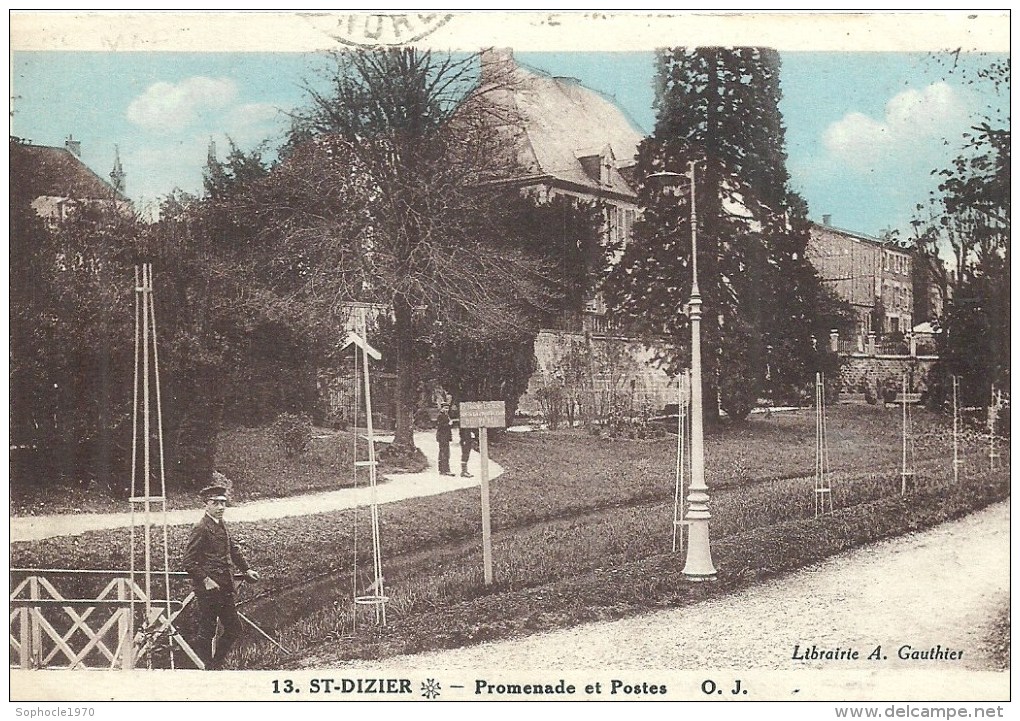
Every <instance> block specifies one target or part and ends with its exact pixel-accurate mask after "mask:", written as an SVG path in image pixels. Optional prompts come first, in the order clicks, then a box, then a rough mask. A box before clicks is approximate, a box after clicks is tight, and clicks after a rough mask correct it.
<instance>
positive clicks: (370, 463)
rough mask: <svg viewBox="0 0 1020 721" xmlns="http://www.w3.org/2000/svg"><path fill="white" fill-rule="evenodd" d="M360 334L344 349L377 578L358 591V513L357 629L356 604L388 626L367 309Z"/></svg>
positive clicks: (374, 356) (376, 357) (376, 354)
mask: <svg viewBox="0 0 1020 721" xmlns="http://www.w3.org/2000/svg"><path fill="white" fill-rule="evenodd" d="M360 331H361V333H360V334H359V333H356V332H351V333H349V334H348V335H347V343H346V345H345V346H344V348H348V347H351V346H354V387H355V396H354V398H355V400H354V427H355V432H354V486H355V487H357V485H358V469H359V468H367V469H368V483H369V488H370V489H371V501H370V506H369V514H370V517H371V529H372V570H373V574H374V580H373V582H372V584H371V585H370V586H369V587H368V588H367V589H366V590H365V592H364V593H360V594H359V593H358V583H359V579H358V565H357V564H358V546H357V525H358V521H357V516H355V520H354V527H355V535H354V539H355V540H354V564H353V569H354V571H353V576H354V583H353V589H354V604H355V609H354V615H353V618H354V627H355V629H356V628H357V616H358V613H357V607H358V606H371V607H373V608H374V609H375V620H376V623H377V624H379V625H382V626H385V625H386V603H387V601H389V598H388V597H387V596H386V589H385V587H384V583H385V579H384V578H383V571H382V543H381V539H380V534H379V498H378V488H377V484H376V480H377V476H376V467H377V465H378V463H377V462H376V458H375V433H374V428H373V420H372V384H371V379H370V375H369V358H372V359H374V360H379V359H380V358H382V354H381V353H379V351H378V350H376V349H375V348H373V347H372V346H371V345H369V343H368V340H367V338H368V323H367V320H366V317H365V309H364V308H362V309H361V323H360ZM359 355H360V359H361V368H362V370H361V375H362V380H363V382H364V392H365V425H366V433H365V435H366V440H367V442H368V458H367V459H366V460H359V459H358V433H357V419H358V395H359V393H358V391H359V382H358V367H359V363H358V360H359Z"/></svg>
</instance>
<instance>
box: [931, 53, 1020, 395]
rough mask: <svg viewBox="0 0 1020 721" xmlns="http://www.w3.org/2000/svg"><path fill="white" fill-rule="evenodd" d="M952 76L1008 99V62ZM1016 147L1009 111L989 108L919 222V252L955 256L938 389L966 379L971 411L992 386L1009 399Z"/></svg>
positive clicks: (941, 174)
mask: <svg viewBox="0 0 1020 721" xmlns="http://www.w3.org/2000/svg"><path fill="white" fill-rule="evenodd" d="M954 57H955V56H954ZM956 59H957V60H958V58H956ZM943 60H947V59H946V58H943ZM951 69H954V70H956V71H957V72H959V73H960V74H961V77H962V80H963V82H964V83H965V84H968V85H983V86H985V87H986V88H992V89H994V91H995V93H998V94H999V95H1001V96H1008V93H1009V86H1010V63H1009V59H1008V58H1006V59H992V60H990V61H988V62H987V63H986V64H985V65H983V66H982V67H980V68H979V69H977V70H976V71H975V70H966V69H964V68H955V66H954V67H953V68H951ZM990 97H996V95H995V94H991V95H990ZM1010 140H1011V138H1010V118H1009V113H1008V111H1005V112H1002V111H1000V110H999V109H998V106H994V107H993V106H990V107H989V108H988V109H987V111H986V113H985V114H984V117H982V118H980V119H978V120H976V121H975V123H974V125H973V126H972V127H971V129H970V131H969V132H967V133H966V134H964V136H963V137H962V138H961V152H960V155H959V156H958V157H957V158H956V159H955V160H954V161H953V162H952V163H951V165H950V167H948V168H943V169H940V170H936V171H934V173H935V175H936V176H937V177H938V178H939V179H940V183H939V186H938V190H937V191H936V192H935V193H934V194H933V196H932V198H931V199H930V201H929V204H928V206H927V213H926V216H925V217H923V218H919V219H917V220H916V221H915V222H914V229H915V244H916V245H917V247H918V251H919V253H921V254H922V255H923V256H924V257H927V258H937V257H938V256H939V255H940V250H943V249H945V248H948V249H949V250H950V252H951V253H952V257H953V262H952V265H951V269H950V271H949V273H947V274H939V273H935V274H933V275H934V277H935V278H936V279H939V278H941V279H943V280H942V282H944V283H945V285H946V288H947V292H946V293H945V307H944V314H943V318H942V324H941V325H942V328H943V331H944V332H943V333H942V334H941V336H940V337H939V354H940V358H941V361H940V364H939V367H938V369H937V371H936V372H937V374H939V375H940V377H939V378H938V379H937V384H936V385H937V388H939V389H941V390H943V391H944V390H945V389H947V388H949V387H950V382H949V379H948V376H949V375H959V376H961V391H962V393H963V395H964V398H963V402H964V403H965V404H967V405H980V406H984V405H987V404H988V402H989V399H990V398H991V389H992V387H993V385H994V387H996V388H998V389H999V390H1003V391H1006V392H1008V389H1009V386H1010V294H1011V291H1010V232H1011V228H1010V220H1011V207H1010V172H1011V152H1010V150H1011V144H1010ZM921 209H922V210H924V208H923V207H922V208H921ZM943 395H944V394H943ZM937 400H938V398H936V401H937Z"/></svg>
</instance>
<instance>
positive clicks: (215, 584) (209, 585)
mask: <svg viewBox="0 0 1020 721" xmlns="http://www.w3.org/2000/svg"><path fill="white" fill-rule="evenodd" d="M201 495H202V499H203V501H204V502H205V514H204V515H203V516H202V520H200V521H199V522H198V523H197V524H195V528H194V529H193V530H192V531H191V538H190V539H188V545H187V547H186V548H185V551H184V570H185V571H187V572H188V575H189V576H191V580H192V583H193V584H194V587H195V597H196V598H197V599H198V614H199V616H198V640H197V642H196V643H195V651H196V652H197V653H198V655H199V656H200V657H201V658H202V661H203V662H204V663H205V667H206V669H218V668H221V667H222V666H223V661H224V659H225V658H226V657H227V654H228V653H229V652H230V648H231V646H233V645H234V641H236V640H237V636H238V633H239V632H240V625H241V624H240V621H239V620H238V617H237V609H236V608H235V606H234V579H233V574H232V573H231V570H230V565H231V562H232V563H233V565H234V566H236V567H237V569H238V570H239V571H240V572H241V573H243V574H244V575H245V577H246V578H247V579H248V580H249V581H257V580H259V574H258V571H253V570H252V569H250V568H248V563H247V562H246V561H245V560H244V556H242V555H241V550H240V549H239V548H238V547H237V544H236V543H234V541H233V539H232V538H230V534H229V533H228V532H227V527H226V525H225V524H224V522H223V511H224V510H225V509H226V507H227V489H226V487H225V486H221V485H216V484H214V485H211V486H206V487H205V488H203V489H202V492H201ZM217 621H219V622H220V623H222V624H223V633H222V635H221V636H220V637H219V640H218V641H217V642H216V655H215V656H214V655H213V652H212V644H213V638H215V636H216V622H217Z"/></svg>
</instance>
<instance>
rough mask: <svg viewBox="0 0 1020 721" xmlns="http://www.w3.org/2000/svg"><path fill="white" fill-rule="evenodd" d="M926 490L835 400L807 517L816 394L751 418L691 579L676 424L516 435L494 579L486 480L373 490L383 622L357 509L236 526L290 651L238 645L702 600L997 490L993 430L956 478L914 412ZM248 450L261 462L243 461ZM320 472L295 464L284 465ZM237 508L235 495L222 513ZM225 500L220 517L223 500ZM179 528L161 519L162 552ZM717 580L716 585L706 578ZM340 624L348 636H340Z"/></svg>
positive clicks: (249, 654) (891, 420)
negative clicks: (355, 593)
mask: <svg viewBox="0 0 1020 721" xmlns="http://www.w3.org/2000/svg"><path fill="white" fill-rule="evenodd" d="M914 428H915V445H916V451H917V471H918V481H919V482H918V488H917V490H916V491H915V492H913V493H912V494H910V495H908V496H906V497H900V495H899V480H900V479H899V463H900V453H901V447H900V435H899V430H900V429H899V416H898V414H897V413H896V411H894V410H891V409H890V410H888V411H887V410H884V409H880V408H873V407H860V406H854V407H852V406H837V407H835V408H832V409H830V413H829V418H828V429H829V438H830V449H829V454H830V465H831V468H832V487H833V493H834V497H835V506H836V510H837V513H835V514H833V515H831V516H827V517H825V518H823V519H820V520H815V519H814V517H813V515H814V514H813V472H814V443H815V442H814V415H813V412H812V411H801V412H796V413H789V414H786V413H784V414H776V415H774V416H773V417H772V418H762V417H752V419H751V420H750V421H749V422H748V423H747V424H745V425H742V426H737V427H733V428H729V429H724V430H720V431H717V432H715V433H712V434H710V435H709V437H708V438H707V439H706V463H707V466H708V471H707V481H708V485H709V487H710V488H711V489H712V491H713V495H712V506H711V508H712V514H713V519H712V534H713V544H714V546H713V550H714V553H715V554H716V563H717V566H718V567H719V569H720V582H719V583H718V584H712V585H711V589H708V590H691V589H690V588H689V587H688V586H687V585H686V584H684V583H683V582H682V580H681V579H680V578H679V577H678V573H679V570H678V569H679V566H680V564H679V563H678V562H677V559H676V557H675V556H673V554H671V553H669V549H670V538H671V534H672V517H673V515H672V514H673V503H672V499H673V493H674V468H675V445H676V441H675V438H666V439H659V440H651V441H635V440H626V441H623V440H599V439H596V438H594V437H591V436H589V435H587V434H586V433H584V432H581V431H562V432H549V433H538V432H536V433H529V434H520V435H518V434H509V435H508V437H507V438H506V439H505V441H504V442H502V443H501V444H499V445H493V447H492V451H491V452H492V455H493V456H494V458H495V460H497V461H498V462H499V463H500V464H501V465H503V467H504V468H505V469H506V472H505V473H504V475H503V476H501V477H500V478H499V479H497V480H495V481H494V482H493V484H492V521H493V529H494V558H495V566H496V569H495V570H496V573H495V575H496V585H495V586H494V587H493V588H491V589H486V588H485V587H484V585H483V584H482V579H481V549H480V545H481V544H480V533H481V531H480V528H481V519H480V511H479V501H478V491H477V490H476V489H469V490H466V491H458V492H453V493H448V494H443V495H441V496H433V497H427V498H419V499H411V500H407V501H402V502H400V503H395V504H389V505H386V506H383V507H381V508H380V516H381V521H382V543H383V566H384V573H385V575H386V579H387V589H386V590H387V593H388V594H389V595H390V597H391V599H392V600H391V602H390V604H389V606H388V620H389V622H390V623H389V625H388V626H387V628H386V629H385V630H378V629H375V628H374V627H373V626H371V625H370V624H369V623H367V619H362V620H360V621H359V622H358V631H357V635H356V636H354V635H352V617H351V607H352V605H353V604H352V603H351V596H352V579H353V577H354V576H355V569H354V566H355V563H354V558H355V546H356V545H357V552H358V559H359V560H358V561H357V567H358V569H357V570H358V574H357V575H358V576H359V586H360V588H359V592H363V589H364V583H365V579H366V576H365V575H364V571H366V570H367V569H368V568H369V567H370V562H369V557H370V548H369V544H368V542H367V539H368V538H369V535H368V513H367V511H361V512H354V511H348V512H337V513H324V514H318V515H315V516H309V517H305V518H290V519H281V520H278V521H265V522H261V523H255V524H236V525H235V526H234V534H235V536H236V537H237V538H238V539H239V540H240V541H241V542H242V543H244V544H245V545H246V546H247V548H248V551H247V555H248V558H249V560H250V561H251V563H252V564H253V565H254V566H255V567H257V568H259V569H260V571H262V573H263V578H264V583H262V584H260V585H259V586H257V587H255V590H254V591H245V592H244V596H245V597H246V598H247V599H248V600H247V601H246V602H245V604H244V607H245V608H246V609H247V610H246V613H248V614H249V615H251V616H253V617H255V618H256V619H257V620H258V621H259V622H260V623H261V624H264V627H265V628H267V630H270V631H271V632H272V633H273V634H274V635H276V636H278V637H280V638H281V639H282V640H283V642H284V643H285V645H287V646H288V647H289V648H292V649H295V650H296V652H297V653H296V654H295V655H293V656H292V657H284V656H282V655H281V654H280V653H279V652H278V651H276V650H275V649H273V648H272V647H271V646H269V645H268V644H265V643H257V642H251V641H250V640H249V642H248V643H246V644H245V645H243V646H242V647H241V648H240V649H239V650H238V651H237V652H235V655H234V656H233V657H232V659H233V663H234V664H235V665H237V666H239V667H247V668H274V667H280V666H287V665H302V664H303V663H306V662H308V659H312V662H314V663H324V664H325V663H329V662H330V661H332V662H336V661H337V660H339V659H342V658H344V657H351V656H365V657H377V656H380V655H386V654H390V653H399V652H406V651H418V650H425V649H428V648H441V647H446V646H452V645H459V644H462V643H468V642H472V641H479V640H486V639H490V638H499V637H506V636H508V635H513V634H517V633H524V632H528V631H529V630H537V629H545V628H551V627H556V626H563V625H570V624H573V623H578V622H581V621H584V620H589V619H593V618H612V617H618V616H619V615H622V614H626V613H637V612H641V611H642V610H649V609H651V608H657V607H661V606H663V605H670V604H674V605H675V604H676V603H679V602H685V601H684V599H686V600H693V599H694V598H696V597H698V595H699V594H704V593H716V592H724V591H726V590H728V589H730V588H735V587H738V586H739V585H741V584H744V583H749V582H751V581H753V580H754V579H756V578H760V577H763V576H767V575H770V574H774V573H778V572H783V571H786V570H791V569H792V568H796V567H798V566H799V565H803V564H805V563H810V562H812V561H813V560H818V559H819V558H822V557H824V556H826V555H830V554H831V553H837V552H840V551H842V550H846V549H847V548H849V547H852V546H854V545H859V544H861V543H866V542H869V541H873V540H877V539H878V538H881V537H884V536H888V535H894V534H896V533H901V532H903V531H905V530H910V529H912V528H918V527H924V526H926V525H930V524H932V523H937V522H939V521H940V520H944V519H945V518H949V517H953V516H954V515H961V514H963V513H966V512H967V511H968V510H973V509H974V508H977V507H981V506H982V505H986V504H987V503H990V502H993V501H994V500H997V499H999V498H1003V497H1005V496H1007V495H1008V493H1009V483H1008V480H1009V471H1008V458H1004V459H1003V461H1004V464H1003V465H1004V469H1003V470H1000V471H997V472H995V473H988V472H986V471H984V470H983V469H985V468H987V463H988V461H987V446H986V445H984V444H983V442H982V441H981V439H979V438H978V437H976V436H974V435H967V436H966V437H965V439H964V459H965V466H964V468H963V474H962V482H961V483H960V484H959V485H958V486H952V485H951V478H952V474H951V467H950V463H949V461H950V459H951V458H952V448H951V429H949V427H948V426H947V424H946V422H945V419H944V418H941V417H936V416H932V415H930V414H927V413H925V412H923V411H919V412H918V413H917V414H916V415H915V423H914ZM249 463H250V464H251V465H254V463H255V462H254V461H250V462H249ZM295 482H301V483H309V482H312V481H310V480H308V478H305V479H304V480H300V481H295ZM228 514H229V511H228ZM228 518H229V515H228ZM187 532H188V529H186V528H176V529H171V530H170V548H171V555H172V556H173V557H177V556H179V549H180V548H182V546H183V543H184V540H185V536H186V534H187ZM128 545H129V543H128V532H127V531H126V530H124V531H114V532H102V533H91V534H87V535H85V536H81V537H78V538H73V539H72V538H62V539H48V540H46V541H41V542H37V543H32V544H15V546H13V547H12V554H13V558H12V562H13V564H14V565H15V566H34V567H46V566H48V567H53V566H63V567H79V568H99V567H109V564H111V563H120V564H121V565H126V563H125V560H124V559H125V558H126V557H127V548H128ZM712 589H714V590H712ZM339 639H343V643H337V641H338V640H339Z"/></svg>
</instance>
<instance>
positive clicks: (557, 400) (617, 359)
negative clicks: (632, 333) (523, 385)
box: [519, 330, 677, 421]
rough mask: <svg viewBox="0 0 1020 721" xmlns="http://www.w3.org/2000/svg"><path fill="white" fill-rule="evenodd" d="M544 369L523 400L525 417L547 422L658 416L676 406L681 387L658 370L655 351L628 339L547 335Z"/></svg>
mask: <svg viewBox="0 0 1020 721" xmlns="http://www.w3.org/2000/svg"><path fill="white" fill-rule="evenodd" d="M535 356H536V360H537V361H538V368H537V370H536V371H535V373H534V375H533V376H532V377H531V380H530V381H529V383H528V389H527V391H525V393H524V396H522V398H521V402H520V407H519V410H520V412H521V413H523V414H528V415H539V416H542V417H544V418H545V419H546V420H551V418H550V416H555V417H557V420H559V419H560V418H562V420H564V421H567V420H584V419H589V418H605V417H607V416H608V415H610V414H613V413H625V414H637V415H640V414H649V413H650V414H655V413H658V412H660V411H661V410H662V409H663V408H664V406H665V405H666V404H668V403H676V402H677V400H676V395H677V389H676V381H675V380H674V379H672V378H670V377H669V376H668V375H667V374H666V373H665V372H664V371H662V370H661V369H659V368H658V367H656V365H655V362H654V359H655V350H654V348H651V347H648V346H646V345H645V344H644V343H643V342H640V341H634V340H630V339H627V338H621V337H615V336H605V335H595V334H585V333H571V332H567V331H553V330H543V331H541V332H540V333H539V334H538V338H537V339H536V341H535Z"/></svg>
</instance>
